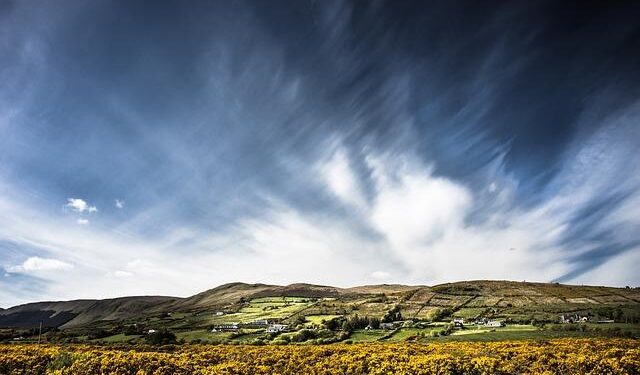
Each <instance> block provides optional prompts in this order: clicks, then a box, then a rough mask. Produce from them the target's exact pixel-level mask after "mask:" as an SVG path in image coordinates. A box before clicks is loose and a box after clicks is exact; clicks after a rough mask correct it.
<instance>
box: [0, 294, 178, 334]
mask: <svg viewBox="0 0 640 375" xmlns="http://www.w3.org/2000/svg"><path fill="white" fill-rule="evenodd" d="M177 300H178V299H177V298H175V297H157V296H153V297H150V296H144V297H123V298H113V299H104V300H75V301H62V302H36V303H29V304H25V305H20V306H15V307H12V308H9V309H5V310H1V311H0V327H3V326H4V327H34V326H37V325H38V324H39V322H40V321H42V324H43V326H45V327H60V328H72V327H78V326H83V325H87V324H92V323H95V322H99V321H117V320H123V319H128V318H134V317H137V316H140V315H146V314H149V313H153V312H159V311H163V310H165V308H166V306H168V305H170V304H171V303H173V302H175V301H177Z"/></svg>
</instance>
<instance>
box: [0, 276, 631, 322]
mask: <svg viewBox="0 0 640 375" xmlns="http://www.w3.org/2000/svg"><path fill="white" fill-rule="evenodd" d="M639 307H640V289H639V288H611V287H602V286H576V285H562V284H546V283H529V282H512V281H484V280H480V281H464V282H457V283H448V284H441V285H436V286H432V287H428V286H406V285H368V286H359V287H352V288H337V287H331V286H321V285H311V284H291V285H286V286H279V285H266V284H245V283H230V284H224V285H221V286H218V287H216V288H213V289H210V290H207V291H204V292H202V293H199V294H196V295H194V296H191V297H188V298H176V297H158V296H156V297H148V296H145V297H125V298H115V299H105V300H77V301H63V302H37V303H30V304H26V305H21V306H16V307H12V308H9V309H5V310H0V327H35V326H36V325H37V324H38V323H39V322H40V321H42V322H43V325H44V326H49V327H59V328H62V329H76V328H81V327H88V326H104V325H105V324H107V325H109V324H112V323H114V322H123V323H127V324H128V323H140V324H144V325H146V326H148V325H150V324H151V322H154V323H153V324H154V325H156V326H158V325H162V326H166V327H173V328H176V329H191V328H204V327H209V326H211V325H215V324H218V323H224V322H240V323H242V322H249V321H252V320H255V319H277V320H279V321H285V322H287V321H294V320H295V319H300V317H320V318H315V319H322V318H321V317H326V318H331V317H336V316H344V317H348V316H353V315H360V316H372V317H377V318H382V317H383V316H385V314H387V313H388V312H389V311H392V310H394V311H395V310H397V311H399V312H400V314H401V316H402V317H403V318H404V319H412V320H415V321H420V320H429V319H431V320H433V317H434V316H436V315H438V314H440V315H442V314H443V312H444V313H446V314H450V315H453V316H454V317H455V316H458V317H464V318H467V319H471V318H478V317H481V316H494V317H502V318H508V319H511V320H515V321H518V320H521V321H527V320H531V319H533V318H535V319H540V320H554V319H556V318H557V316H558V314H562V313H568V312H574V313H577V312H585V313H586V312H587V311H596V310H598V309H599V310H598V311H601V312H602V311H605V310H607V309H609V310H612V309H623V310H625V311H631V312H633V313H635V312H636V311H638V308H639ZM603 309H604V310H603ZM607 311H608V310H607ZM162 316H164V318H158V317H162ZM168 316H170V317H168ZM309 319H314V318H309Z"/></svg>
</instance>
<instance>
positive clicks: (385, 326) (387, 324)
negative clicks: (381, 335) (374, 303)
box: [380, 323, 395, 329]
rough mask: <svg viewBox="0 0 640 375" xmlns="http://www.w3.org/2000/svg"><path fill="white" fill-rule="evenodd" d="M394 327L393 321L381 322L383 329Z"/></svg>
mask: <svg viewBox="0 0 640 375" xmlns="http://www.w3.org/2000/svg"><path fill="white" fill-rule="evenodd" d="M393 327H395V324H393V323H380V328H381V329H393Z"/></svg>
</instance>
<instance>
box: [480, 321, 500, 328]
mask: <svg viewBox="0 0 640 375" xmlns="http://www.w3.org/2000/svg"><path fill="white" fill-rule="evenodd" d="M484 325H485V326H487V327H502V326H504V323H503V322H501V321H499V320H488V321H487V322H486V323H485V324H484Z"/></svg>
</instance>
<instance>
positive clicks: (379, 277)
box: [370, 271, 391, 280]
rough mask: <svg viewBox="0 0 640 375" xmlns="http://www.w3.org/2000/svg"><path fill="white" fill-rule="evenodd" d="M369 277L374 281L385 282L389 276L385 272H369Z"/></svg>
mask: <svg viewBox="0 0 640 375" xmlns="http://www.w3.org/2000/svg"><path fill="white" fill-rule="evenodd" d="M370 276H371V277H372V278H374V279H376V280H386V279H388V278H389V277H390V276H391V274H390V273H389V272H386V271H374V272H371V275H370Z"/></svg>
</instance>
